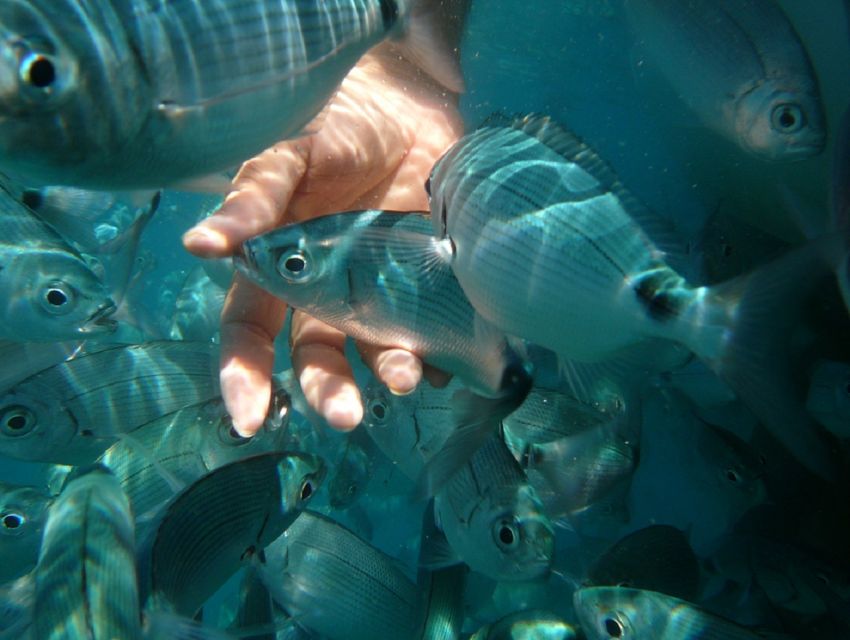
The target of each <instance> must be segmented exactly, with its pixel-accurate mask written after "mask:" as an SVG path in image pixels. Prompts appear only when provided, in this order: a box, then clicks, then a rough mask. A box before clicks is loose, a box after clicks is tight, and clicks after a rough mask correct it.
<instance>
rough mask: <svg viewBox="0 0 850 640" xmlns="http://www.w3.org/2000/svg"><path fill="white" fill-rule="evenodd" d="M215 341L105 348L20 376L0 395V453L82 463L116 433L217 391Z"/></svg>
mask: <svg viewBox="0 0 850 640" xmlns="http://www.w3.org/2000/svg"><path fill="white" fill-rule="evenodd" d="M215 367H216V359H215V357H214V345H211V344H210V343H207V342H167V341H166V342H148V343H144V344H138V345H123V346H119V347H111V348H108V349H103V350H101V351H96V352H94V353H89V354H85V355H82V356H79V357H77V358H74V359H72V360H69V361H67V362H62V363H60V364H57V365H55V366H53V367H50V368H48V369H45V370H43V371H40V372H38V373H36V374H33V375H31V376H30V377H28V378H26V379H24V380H21V381H20V382H18V383H17V384H15V385H14V386H13V387H11V388H10V389H8V390H6V392H5V393H4V394H3V395H2V397H0V452H2V453H4V454H6V455H9V456H11V457H13V458H18V459H21V460H34V461H40V462H56V463H59V464H86V463H90V462H92V461H93V460H94V459H95V458H96V457H97V456H98V455H100V454H101V453H103V451H104V450H105V449H106V448H107V447H109V446H110V445H112V444H113V443H114V442H115V441H116V440H118V438H119V435H120V434H121V433H126V432H129V431H132V430H134V429H136V428H137V427H139V426H141V425H143V424H146V423H148V422H150V421H151V420H154V419H156V418H159V417H161V416H164V415H166V414H168V413H172V412H174V411H177V410H178V409H181V408H183V407H185V406H187V405H190V404H194V403H198V402H202V401H204V400H209V399H211V398H214V397H216V396H217V395H218V393H219V391H218V380H217V376H215V375H214V371H215Z"/></svg>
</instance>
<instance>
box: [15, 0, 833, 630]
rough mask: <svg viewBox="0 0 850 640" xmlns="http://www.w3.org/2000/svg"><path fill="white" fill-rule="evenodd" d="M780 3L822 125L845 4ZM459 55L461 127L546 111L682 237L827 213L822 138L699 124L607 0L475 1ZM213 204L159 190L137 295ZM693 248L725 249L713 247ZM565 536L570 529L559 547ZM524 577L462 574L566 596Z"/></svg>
mask: <svg viewBox="0 0 850 640" xmlns="http://www.w3.org/2000/svg"><path fill="white" fill-rule="evenodd" d="M780 4H781V5H782V6H783V8H784V9H785V11H786V12H787V14H788V15H789V17H790V18H791V20H792V22H793V23H794V25H795V27H796V28H797V30H798V32H799V33H800V35H801V37H802V39H803V41H804V44H805V46H806V47H807V49H808V51H809V54H810V56H811V58H812V61H813V64H814V67H815V70H816V72H817V75H818V79H819V83H820V89H821V93H822V96H823V98H824V101H825V104H826V111H827V122H828V128H829V130H830V131H832V130H834V128H835V126H836V125H837V122H838V121H839V120H840V118H841V116H842V114H843V112H844V109H845V107H846V106H847V105H848V104H850V73H848V70H850V34H848V30H847V26H848V19H847V15H846V11H847V7H846V6H845V4H844V2H842V0H816V1H815V2H801V1H799V0H780ZM462 55H463V63H462V64H463V69H464V75H465V77H466V80H467V88H468V90H467V93H466V94H465V95H464V96H463V98H462V101H461V109H462V113H463V115H464V118H465V121H466V123H467V125H468V127H469V128H474V127H475V126H476V125H477V124H479V123H480V122H481V121H483V120H484V119H485V118H486V117H487V116H488V115H490V114H491V113H493V112H500V113H507V114H524V113H529V112H538V113H546V114H549V115H551V116H553V117H554V118H555V119H556V120H558V121H559V122H561V123H563V124H564V125H566V126H567V127H568V128H570V129H572V130H573V131H575V132H576V133H577V134H579V136H581V137H582V138H583V139H584V140H585V141H586V142H588V143H589V144H590V145H591V146H592V147H594V148H595V149H596V150H597V151H598V152H599V153H600V155H601V156H602V157H603V158H605V159H606V160H607V161H608V162H610V163H611V164H612V165H613V167H614V168H615V170H616V171H617V173H618V174H619V176H620V178H621V180H622V182H623V183H624V184H625V185H626V187H627V188H629V189H630V190H631V191H632V192H633V193H635V194H636V195H637V196H638V197H639V199H641V200H642V201H643V202H644V203H646V204H647V205H649V206H650V207H651V208H652V209H654V210H655V211H656V212H658V213H659V214H661V215H663V216H665V217H667V218H668V219H669V220H671V221H672V222H673V223H674V224H675V226H676V228H677V230H678V231H679V232H680V234H681V238H682V242H683V244H686V245H687V243H688V242H691V241H693V242H697V239H698V237H699V235H700V232H701V231H702V229H703V227H704V225H705V223H706V221H707V219H708V218H709V216H711V215H713V214H715V213H716V212H717V211H718V210H719V209H720V210H722V211H724V212H726V215H727V217H728V219H730V220H732V221H735V220H737V219H738V218H739V217H741V218H745V219H746V223H747V229H750V228H751V227H756V228H760V229H762V230H763V231H764V232H766V233H768V234H770V235H773V236H776V237H778V238H779V239H780V242H781V241H787V242H799V240H800V233H799V231H798V230H797V228H796V226H795V224H794V223H793V221H791V220H789V219H788V217H787V215H786V214H785V213H784V212H785V211H786V207H785V204H784V201H783V192H782V191H781V189H780V188H779V187H780V185H784V186H786V187H787V188H789V189H790V190H792V191H793V192H794V193H795V194H797V195H798V196H799V198H800V199H801V201H802V202H803V203H804V205H805V207H806V210H807V211H810V212H812V215H819V214H820V215H822V216H824V221H825V217H826V215H827V212H828V206H827V194H828V189H829V179H830V168H831V167H830V159H831V157H832V148H831V142H830V144H829V146H828V147H827V149H826V150H825V151H824V153H822V154H821V155H819V156H817V157H815V158H812V159H808V160H805V161H802V162H795V163H789V164H782V163H775V164H768V163H764V162H761V161H759V160H758V159H756V158H752V157H750V156H746V155H744V154H742V153H740V152H739V151H738V150H737V149H735V148H733V146H732V145H731V143H729V142H727V141H725V140H723V139H721V138H720V137H719V136H717V135H715V134H713V133H711V132H709V131H707V130H705V129H704V128H702V127H701V126H700V124H699V122H698V121H697V119H696V116H694V115H693V114H691V113H690V112H689V111H688V109H687V107H686V106H685V105H684V104H683V103H682V102H681V101H680V100H679V99H678V98H677V97H676V95H675V94H674V93H673V92H672V91H671V90H670V89H669V87H668V86H667V85H666V83H665V81H664V80H663V78H660V77H659V76H658V75H657V74H654V73H653V72H651V71H646V70H642V69H641V68H640V67H639V66H638V64H637V61H639V59H640V53H639V51H637V50H636V48H635V45H634V42H633V35H632V34H631V32H630V31H629V28H628V26H627V24H626V23H625V20H624V19H623V16H622V14H621V7H620V3H619V2H617V1H615V0H576V1H570V0H534V2H531V3H530V2H527V1H525V0H491V1H489V2H487V1H485V0H473V2H472V10H471V13H470V16H469V19H468V23H467V32H466V35H465V38H464V41H463V45H462ZM830 140H831V138H830ZM215 203H216V200H215V199H214V198H206V197H200V196H194V195H188V194H177V193H170V194H168V196H167V197H166V199H165V200H164V202H163V206H162V213H161V215H158V216H157V217H155V218H154V220H153V222H152V223H151V225H150V226H149V228H148V230H147V232H146V234H145V236H144V239H143V242H142V247H143V253H144V255H145V256H147V257H146V259H147V260H149V261H150V262H149V271H148V272H147V273H146V275H145V276H144V278H143V279H142V281H141V283H140V291H141V293H139V294H138V295H139V299H140V300H143V301H145V303H146V304H147V305H149V306H150V309H151V310H153V309H156V308H158V307H162V306H163V305H165V304H168V301H167V300H165V299H164V298H163V287H162V286H161V283H162V282H163V280H164V279H165V278H166V277H168V275H169V274H174V273H175V272H178V273H181V274H185V273H186V272H188V270H189V269H190V268H192V267H193V266H195V265H196V264H198V263H199V262H198V260H197V259H195V258H193V257H191V256H189V255H188V254H186V253H185V251H184V250H183V249H182V246H181V244H180V236H181V234H182V233H183V232H184V231H185V230H187V229H188V228H189V227H191V226H192V225H193V224H194V222H195V221H196V219H197V218H198V217H199V216H200V215H202V214H203V213H205V212H209V211H211V210H212V209H213V208H214V207H215ZM748 233H750V232H748V231H746V230H745V231H744V232H742V235H740V236H739V237H738V238H739V240H738V241H739V242H743V243H746V242H747V241H748V240H749V239H752V241H753V242H755V243H764V258H765V259H767V258H769V257H772V256H773V255H775V248H776V245H775V244H774V241H772V240H765V239H764V236H763V235H762V234H755V235H753V234H752V233H751V235H747V234H748ZM702 249H704V250H705V251H709V252H711V251H713V252H718V254H720V253H722V252H723V248H722V247H719V246H709V247H702ZM747 253H755V257H752V256H751V257H750V258H749V259H750V260H754V261H755V262H759V261H760V260H759V258H758V251H756V252H752V251H748V252H747ZM718 259H719V258H718ZM701 260H702V256H701V255H697V256H694V259H693V261H692V263H690V268H691V269H692V273H693V274H694V275H700V274H703V275H704V267H703V265H702V264H701ZM743 266H747V267H750V266H752V265H751V264H747V265H743ZM725 268H726V270H727V271H731V272H737V270H739V269H741V268H742V265H740V264H737V263H730V264H729V265H727V267H725ZM721 271H723V269H721ZM726 275H729V274H728V273H727V274H726ZM281 335H282V337H281V338H280V339H279V341H278V342H279V347H280V348H279V355H280V362H279V367H278V368H282V367H285V366H287V364H288V363H287V355H286V332H284V333H282V334H281ZM330 437H331V438H334V437H338V438H341V437H342V436H340V435H336V434H332V435H331V436H330ZM42 473H43V465H36V464H28V463H17V462H15V461H5V460H4V462H3V464H2V465H0V480H9V481H13V482H18V483H30V482H31V483H38V482H39V480H40V478H41V475H42ZM396 482H397V478H395V477H392V476H389V477H383V478H379V479H378V480H376V481H375V485H376V486H378V485H380V486H381V487H382V491H385V492H387V494H391V493H392V488H393V487H394V486H396V485H395V483H396ZM379 500H384V504H383V505H382V506H381V507H380V508H376V509H375V511H374V513H375V514H377V515H376V518H377V519H376V522H375V527H374V528H375V539H374V540H373V542H374V543H375V544H376V545H378V546H380V547H382V548H383V549H384V550H385V551H387V552H388V553H390V554H391V555H395V556H398V557H401V558H402V559H403V560H404V561H405V562H408V563H410V564H412V563H415V556H416V548H415V547H412V546H410V540H411V536H415V535H416V533H417V532H418V530H419V509H420V508H421V506H420V507H411V506H409V505H406V504H404V502H403V500H402V498H401V497H399V499H398V500H395V501H393V500H389V499H387V498H386V495H385V496H384V497H383V498H375V500H374V502H378V501H379ZM706 508H708V507H706ZM380 518H383V520H379V519H380ZM716 524H717V526H718V527H721V526H722V525H724V524H728V523H723V522H717V523H716ZM574 543H575V541H568V542H567V544H566V546H565V548H566V549H568V550H569V549H571V548H572V546H571V545H573V544H574ZM562 552H563V550H562ZM567 552H568V553H569V551H567ZM845 555H846V554H845ZM232 588H233V585H232V584H231V585H229V586H227V587H226V588H225V589H224V590H223V592H222V596H221V599H222V600H221V601H226V598H227V597H229V595H230V591H231V590H232ZM352 588H356V587H355V586H352ZM524 589H525V591H524V592H522V593H520V591H522V590H521V589H520V588H518V587H517V588H505V589H503V590H499V589H498V588H497V589H496V590H495V591H494V590H493V586H492V585H489V584H481V585H477V584H476V583H475V582H474V579H473V583H472V587H471V588H470V606H471V607H474V608H476V609H477V610H478V611H479V616H480V617H482V618H483V617H486V616H487V615H492V616H496V615H497V614H499V613H505V612H507V610H508V608H510V607H513V608H515V607H516V604H515V603H516V602H519V601H521V602H524V603H526V604H527V605H529V606H540V605H541V603H543V602H549V603H551V602H554V601H557V600H558V599H565V598H568V597H569V592H570V590H569V588H568V585H567V584H555V585H553V584H549V585H528V586H526V587H524ZM212 619H213V620H214V618H212Z"/></svg>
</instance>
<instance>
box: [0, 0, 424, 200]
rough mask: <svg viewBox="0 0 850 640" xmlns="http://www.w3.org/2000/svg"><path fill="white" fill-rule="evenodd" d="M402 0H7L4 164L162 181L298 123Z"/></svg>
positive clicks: (402, 13) (283, 133)
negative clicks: (164, 0)
mask: <svg viewBox="0 0 850 640" xmlns="http://www.w3.org/2000/svg"><path fill="white" fill-rule="evenodd" d="M410 4H411V3H410V2H406V1H403V0H279V1H275V2H262V1H260V0H221V1H218V2H206V1H203V2H202V1H201V0H180V1H177V2H163V1H162V0H120V1H118V0H83V1H80V0H26V1H24V0H10V2H7V3H5V4H4V7H5V8H3V9H0V33H4V34H5V36H4V38H3V41H5V42H13V43H14V44H13V45H6V46H5V47H4V49H0V51H2V54H0V60H3V62H2V64H0V115H2V116H3V119H2V126H0V139H2V140H3V142H2V143H0V155H2V158H3V160H2V164H3V165H11V164H12V163H14V166H15V168H16V169H17V171H19V172H20V173H22V174H27V175H29V176H32V177H38V178H40V179H41V180H40V181H41V182H46V183H53V184H75V185H77V186H86V187H99V188H110V187H111V188H120V187H123V188H138V187H144V186H148V187H154V188H155V187H160V186H163V185H165V184H167V183H173V182H177V181H180V180H185V179H187V178H192V177H197V176H200V175H209V174H211V173H214V172H216V171H221V170H224V169H229V168H231V167H233V166H234V165H237V164H238V163H239V162H241V161H243V160H245V159H247V158H249V157H251V156H252V155H254V154H256V153H258V152H260V151H262V150H263V149H265V148H266V147H269V146H271V145H272V144H273V143H275V142H277V141H278V140H280V139H283V138H286V137H294V136H297V135H299V134H300V133H302V132H303V130H304V127H305V126H306V125H307V124H308V123H309V122H310V121H311V120H312V119H313V117H314V116H315V115H316V114H317V113H319V111H320V110H321V109H322V107H323V106H324V105H325V103H326V102H327V101H328V99H329V98H331V96H332V95H333V92H334V90H335V89H336V87H337V86H338V85H339V83H340V82H341V81H342V79H343V77H345V75H346V74H347V72H348V71H349V70H350V69H351V67H353V66H354V64H355V63H356V62H357V60H358V59H359V58H360V56H361V55H362V54H363V53H365V52H366V51H367V50H368V49H369V48H371V47H372V46H373V45H375V44H377V43H378V42H380V41H381V40H383V39H384V38H386V37H388V36H393V35H397V34H400V33H402V32H403V31H404V30H405V29H406V24H407V21H408V18H409V17H410V13H411V12H410V6H409V5H410Z"/></svg>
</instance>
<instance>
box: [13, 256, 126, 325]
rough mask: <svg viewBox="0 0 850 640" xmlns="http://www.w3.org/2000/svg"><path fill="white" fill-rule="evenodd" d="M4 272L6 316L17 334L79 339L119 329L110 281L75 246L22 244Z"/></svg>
mask: <svg viewBox="0 0 850 640" xmlns="http://www.w3.org/2000/svg"><path fill="white" fill-rule="evenodd" d="M3 275H4V276H6V277H5V278H4V279H3V281H2V283H1V284H0V287H2V290H3V297H4V299H5V309H3V313H4V315H5V318H4V320H5V323H6V326H7V328H8V330H9V331H10V332H11V333H12V334H13V335H14V336H16V339H19V340H34V341H40V342H44V341H51V340H73V339H81V338H87V337H89V336H92V335H99V334H104V333H110V332H112V331H114V330H115V328H116V322H115V321H114V320H113V319H112V318H111V315H112V313H113V312H114V311H115V309H116V305H115V302H113V300H112V298H111V297H110V295H109V292H108V291H107V289H106V286H105V284H104V283H103V281H102V280H101V279H100V278H99V277H98V276H97V275H96V274H95V273H94V271H92V270H91V269H90V268H89V267H88V265H87V264H86V263H85V261H84V260H83V259H82V258H81V257H80V256H78V255H75V254H74V253H71V252H70V251H62V250H58V249H56V248H49V247H45V248H42V249H37V250H28V249H26V248H25V247H21V248H20V249H19V251H18V253H17V255H16V256H14V257H13V259H12V260H11V261H10V263H9V265H8V266H7V268H6V269H4V270H3Z"/></svg>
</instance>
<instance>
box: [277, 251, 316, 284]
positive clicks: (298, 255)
mask: <svg viewBox="0 0 850 640" xmlns="http://www.w3.org/2000/svg"><path fill="white" fill-rule="evenodd" d="M277 272H278V273H279V274H280V275H282V276H283V277H284V278H286V279H287V280H290V281H299V280H305V279H306V278H307V277H308V276H309V275H310V260H309V258H308V256H307V253H306V252H305V251H303V250H302V249H298V248H292V249H288V250H284V251H282V252H281V253H280V256H279V257H278V259H277Z"/></svg>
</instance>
